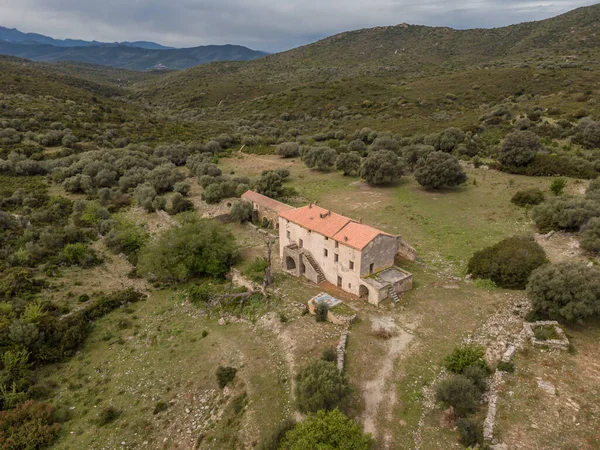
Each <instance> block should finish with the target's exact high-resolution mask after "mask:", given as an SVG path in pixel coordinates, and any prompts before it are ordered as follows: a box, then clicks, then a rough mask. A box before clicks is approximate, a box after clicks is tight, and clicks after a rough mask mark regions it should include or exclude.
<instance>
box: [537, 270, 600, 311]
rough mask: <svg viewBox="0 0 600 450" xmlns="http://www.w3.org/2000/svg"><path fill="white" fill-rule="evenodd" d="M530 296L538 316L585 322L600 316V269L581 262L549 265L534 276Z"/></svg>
mask: <svg viewBox="0 0 600 450" xmlns="http://www.w3.org/2000/svg"><path fill="white" fill-rule="evenodd" d="M527 294H528V295H529V298H530V299H531V303H532V306H533V312H534V313H536V314H538V315H541V316H542V317H548V318H551V319H557V320H566V321H570V322H582V321H583V320H584V319H587V318H590V317H594V316H598V315H599V314H600V270H599V269H597V268H596V267H593V266H592V267H588V266H587V264H584V263H578V262H562V263H558V264H553V265H546V266H543V267H540V268H539V269H537V270H536V271H534V272H533V273H532V274H531V277H530V279H529V284H528V285H527Z"/></svg>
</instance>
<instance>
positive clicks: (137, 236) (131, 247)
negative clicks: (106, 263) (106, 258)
mask: <svg viewBox="0 0 600 450" xmlns="http://www.w3.org/2000/svg"><path fill="white" fill-rule="evenodd" d="M148 239H149V235H148V233H146V231H145V230H144V228H143V227H141V226H140V225H137V224H136V223H135V222H131V221H127V220H121V221H119V222H118V223H117V224H116V225H115V226H114V227H113V228H112V229H111V230H110V231H109V232H108V234H107V235H106V237H105V238H104V242H105V243H106V246H107V247H108V248H109V249H111V250H112V251H113V252H115V253H117V254H118V253H124V254H125V255H126V256H127V259H128V260H129V262H130V263H131V264H137V257H138V253H139V251H140V249H141V248H142V247H143V246H144V245H145V244H146V242H148Z"/></svg>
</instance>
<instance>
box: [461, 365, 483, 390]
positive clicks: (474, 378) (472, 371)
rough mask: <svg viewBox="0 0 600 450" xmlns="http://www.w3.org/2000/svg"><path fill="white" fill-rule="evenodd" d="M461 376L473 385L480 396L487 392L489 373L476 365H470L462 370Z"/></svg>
mask: <svg viewBox="0 0 600 450" xmlns="http://www.w3.org/2000/svg"><path fill="white" fill-rule="evenodd" d="M462 374H463V375H464V376H465V377H467V378H468V379H469V380H471V382H472V383H473V385H474V386H475V387H476V388H477V390H478V391H479V392H480V393H481V394H483V393H484V392H485V391H487V378H488V375H489V372H488V371H487V370H486V369H485V368H483V367H481V366H479V365H476V364H472V365H470V366H467V367H466V368H465V369H464V370H463V372H462Z"/></svg>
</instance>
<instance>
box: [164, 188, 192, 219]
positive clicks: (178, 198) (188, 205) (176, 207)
mask: <svg viewBox="0 0 600 450" xmlns="http://www.w3.org/2000/svg"><path fill="white" fill-rule="evenodd" d="M193 209H194V204H193V203H192V202H191V200H188V199H187V198H185V197H184V196H183V195H181V194H180V193H179V192H176V193H175V195H173V196H172V197H171V208H169V214H170V215H172V216H174V215H176V214H179V213H182V212H185V211H191V210H193Z"/></svg>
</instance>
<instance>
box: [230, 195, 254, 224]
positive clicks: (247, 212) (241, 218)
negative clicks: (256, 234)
mask: <svg viewBox="0 0 600 450" xmlns="http://www.w3.org/2000/svg"><path fill="white" fill-rule="evenodd" d="M252 211H253V208H252V203H250V202H246V201H243V200H242V201H239V202H236V203H234V204H233V206H232V207H231V212H230V213H229V214H230V215H231V217H232V218H233V219H235V220H237V221H238V222H239V223H244V222H249V221H251V220H252Z"/></svg>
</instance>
